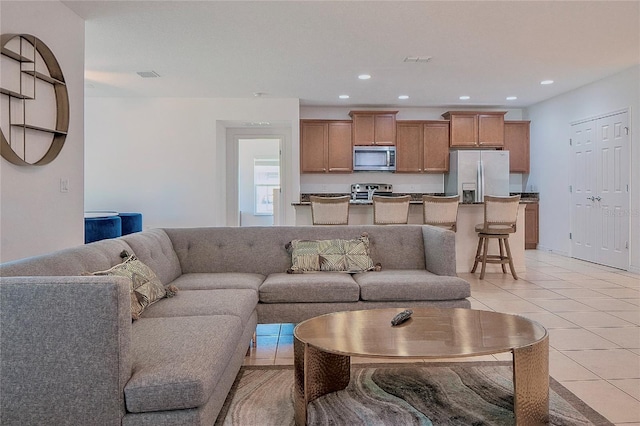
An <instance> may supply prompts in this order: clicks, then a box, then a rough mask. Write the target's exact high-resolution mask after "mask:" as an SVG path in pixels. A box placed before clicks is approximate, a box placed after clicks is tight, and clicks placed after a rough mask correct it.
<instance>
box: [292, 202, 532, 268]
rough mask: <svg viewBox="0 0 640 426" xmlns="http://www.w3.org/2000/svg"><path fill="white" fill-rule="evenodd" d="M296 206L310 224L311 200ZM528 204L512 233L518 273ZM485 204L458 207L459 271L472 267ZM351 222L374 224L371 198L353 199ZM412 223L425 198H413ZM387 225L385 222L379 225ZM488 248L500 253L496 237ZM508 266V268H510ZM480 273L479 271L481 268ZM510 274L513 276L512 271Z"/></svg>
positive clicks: (301, 218)
mask: <svg viewBox="0 0 640 426" xmlns="http://www.w3.org/2000/svg"><path fill="white" fill-rule="evenodd" d="M293 206H294V208H295V210H296V225H297V226H302V225H311V224H312V221H311V204H310V203H308V202H300V203H293ZM525 206H526V204H525V203H524V202H521V203H520V207H519V209H518V219H517V222H516V232H515V233H514V234H511V236H510V237H509V245H510V247H511V255H512V256H513V265H514V267H515V269H516V272H517V273H518V274H520V273H523V272H525V271H526V266H525V258H524V230H525V225H524V216H525V213H524V209H525ZM483 220H484V204H483V203H470V204H465V203H460V205H459V207H458V222H457V229H458V230H457V232H456V272H458V273H464V272H469V271H471V268H472V267H473V261H474V259H475V254H476V249H477V247H478V234H477V233H476V232H475V226H476V225H477V224H480V223H483ZM349 224H350V225H371V224H373V205H372V203H370V202H359V203H352V204H351V205H350V206H349ZM409 224H422V201H417V200H416V201H411V204H410V205H409ZM379 226H385V225H379ZM490 243H492V244H490V245H489V250H490V251H491V252H492V253H498V243H497V241H496V240H493V241H490ZM508 271H509V269H508V268H507V272H508ZM487 272H488V273H494V272H498V273H502V268H501V267H500V265H495V264H488V265H487ZM478 276H480V272H479V269H478ZM509 276H511V275H510V274H509Z"/></svg>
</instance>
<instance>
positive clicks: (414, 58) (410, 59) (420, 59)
mask: <svg viewBox="0 0 640 426" xmlns="http://www.w3.org/2000/svg"><path fill="white" fill-rule="evenodd" d="M430 60H431V56H407V57H406V58H404V62H419V63H420V62H421V63H426V62H429V61H430Z"/></svg>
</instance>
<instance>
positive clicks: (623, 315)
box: [245, 250, 640, 426]
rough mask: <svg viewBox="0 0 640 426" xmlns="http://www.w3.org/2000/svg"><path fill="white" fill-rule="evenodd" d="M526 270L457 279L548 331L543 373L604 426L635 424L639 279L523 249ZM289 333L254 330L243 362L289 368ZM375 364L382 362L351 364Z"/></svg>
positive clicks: (639, 394) (478, 302) (287, 327)
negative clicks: (254, 341)
mask: <svg viewBox="0 0 640 426" xmlns="http://www.w3.org/2000/svg"><path fill="white" fill-rule="evenodd" d="M526 265H527V272H526V273H523V274H521V276H520V279H519V280H517V281H516V280H514V279H513V277H511V275H502V274H487V276H486V277H485V279H484V280H482V281H481V280H479V279H478V276H479V274H475V275H474V274H460V276H461V277H462V278H464V279H466V280H467V281H469V282H470V283H471V307H472V308H474V309H483V310H494V311H500V312H506V313H513V314H519V315H523V316H525V317H528V318H530V319H532V320H535V321H538V322H540V323H541V324H542V325H544V326H545V327H546V328H547V329H548V330H549V333H550V346H551V347H550V357H549V359H550V361H549V363H550V365H549V370H550V374H551V376H552V377H553V378H554V379H556V380H558V381H559V382H560V383H562V384H563V385H564V386H565V387H566V388H568V389H569V390H570V391H571V392H573V393H574V394H575V395H577V396H578V397H579V398H580V399H582V400H583V401H585V402H586V403H587V404H589V405H590V406H591V407H593V408H594V409H595V410H597V411H598V412H599V413H601V414H602V415H603V416H605V417H606V418H607V419H609V420H610V421H611V422H612V423H614V424H616V425H625V426H632V425H636V426H640V276H639V275H637V274H633V273H630V272H625V271H620V270H616V269H612V268H608V267H605V266H601V265H596V264H592V263H588V262H582V261H579V260H575V259H571V258H567V257H564V256H559V255H557V254H553V253H548V252H543V251H539V250H527V251H526ZM293 328H294V325H293V324H261V325H259V326H258V331H257V335H258V337H257V340H258V346H257V348H252V349H251V351H250V352H249V354H248V355H247V357H246V359H245V364H265V365H266V364H269V365H271V364H293V335H292V333H293ZM478 359H493V360H503V361H504V360H511V355H510V354H508V353H507V354H498V355H494V356H486V357H478V358H474V360H478ZM376 361H377V362H389V361H390V360H380V359H362V358H360V359H358V358H354V359H353V362H354V363H356V362H376Z"/></svg>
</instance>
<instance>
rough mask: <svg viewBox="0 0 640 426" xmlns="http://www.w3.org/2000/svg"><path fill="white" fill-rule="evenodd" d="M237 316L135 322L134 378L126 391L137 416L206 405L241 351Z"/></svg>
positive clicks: (132, 337)
mask: <svg viewBox="0 0 640 426" xmlns="http://www.w3.org/2000/svg"><path fill="white" fill-rule="evenodd" d="M242 331H243V330H242V323H241V321H240V318H239V317H237V316H234V315H213V316H191V317H171V318H141V319H140V320H138V321H136V322H134V323H133V324H132V330H131V347H132V376H131V378H130V379H129V382H128V383H127V384H126V386H125V388H124V394H125V400H126V405H127V410H128V411H130V412H133V413H142V412H147V411H161V410H180V409H184V408H194V407H200V406H202V405H204V404H205V403H206V402H207V400H208V399H209V397H210V396H211V393H212V392H213V390H214V388H215V387H216V384H217V382H218V380H219V379H220V377H221V376H222V374H223V372H224V371H225V369H226V367H227V364H228V363H229V360H230V359H231V357H232V355H233V354H234V353H235V351H236V350H237V348H238V344H239V343H240V338H241V336H242Z"/></svg>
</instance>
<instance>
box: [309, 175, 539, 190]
mask: <svg viewBox="0 0 640 426" xmlns="http://www.w3.org/2000/svg"><path fill="white" fill-rule="evenodd" d="M526 176H527V175H521V174H510V175H509V191H510V192H524V191H527V190H529V191H531V189H532V188H529V187H528V186H527V185H526V184H527V182H526V180H525V177H526ZM352 183H390V184H391V185H393V192H395V193H424V194H431V193H442V192H443V191H444V175H443V174H441V173H434V174H413V173H386V172H377V173H366V172H362V173H345V174H329V173H318V174H301V175H300V192H301V193H307V194H330V193H335V194H343V193H344V194H346V193H349V192H350V191H351V184H352ZM534 190H535V189H534Z"/></svg>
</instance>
